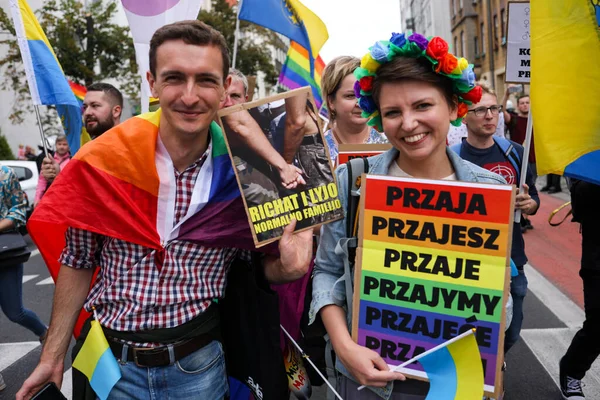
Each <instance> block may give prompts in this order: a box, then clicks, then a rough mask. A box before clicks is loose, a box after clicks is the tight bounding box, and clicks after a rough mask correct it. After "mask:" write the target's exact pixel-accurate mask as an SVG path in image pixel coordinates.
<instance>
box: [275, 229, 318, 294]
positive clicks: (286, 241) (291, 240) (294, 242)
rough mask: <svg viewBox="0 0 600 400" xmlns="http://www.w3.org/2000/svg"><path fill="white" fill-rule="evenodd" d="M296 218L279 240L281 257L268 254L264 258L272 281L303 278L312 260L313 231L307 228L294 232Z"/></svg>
mask: <svg viewBox="0 0 600 400" xmlns="http://www.w3.org/2000/svg"><path fill="white" fill-rule="evenodd" d="M295 228H296V220H295V219H292V222H291V223H290V224H289V225H288V226H286V227H285V229H284V230H283V236H282V237H281V239H280V240H279V254H280V256H279V258H275V257H273V256H266V257H265V260H264V266H265V276H266V277H267V280H268V281H269V282H271V283H286V282H293V281H295V280H296V279H300V278H302V277H303V276H304V275H305V274H306V273H307V272H308V267H309V265H310V261H311V260H312V245H313V238H312V236H313V231H312V229H307V230H305V231H302V232H296V233H294V229H295Z"/></svg>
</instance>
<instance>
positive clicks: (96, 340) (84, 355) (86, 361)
mask: <svg viewBox="0 0 600 400" xmlns="http://www.w3.org/2000/svg"><path fill="white" fill-rule="evenodd" d="M73 368H76V369H78V370H79V371H81V373H82V374H84V375H85V376H87V378H88V379H89V381H90V386H91V387H92V389H94V392H96V395H97V396H98V397H99V398H100V399H101V400H106V398H108V395H109V394H110V391H111V390H112V388H113V387H114V386H115V385H116V383H117V382H118V381H119V379H121V369H120V368H119V364H117V360H116V359H115V356H114V355H113V353H112V351H111V350H110V347H109V346H108V342H107V341H106V337H105V336H104V332H103V331H102V327H101V326H100V323H99V322H98V321H96V320H93V321H92V323H91V328H90V331H89V333H88V335H87V337H86V338H85V342H84V343H83V346H82V347H81V350H80V351H79V353H78V354H77V357H75V360H74V361H73Z"/></svg>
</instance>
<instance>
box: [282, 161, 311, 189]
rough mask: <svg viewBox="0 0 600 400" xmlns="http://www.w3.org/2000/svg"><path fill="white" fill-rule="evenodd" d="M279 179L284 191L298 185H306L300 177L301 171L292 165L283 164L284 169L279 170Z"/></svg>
mask: <svg viewBox="0 0 600 400" xmlns="http://www.w3.org/2000/svg"><path fill="white" fill-rule="evenodd" d="M279 177H280V178H281V186H283V187H284V188H286V189H295V188H296V187H297V186H298V185H306V181H305V180H304V178H303V177H302V170H301V169H300V168H298V167H296V166H295V165H292V164H284V167H283V168H282V169H281V170H279Z"/></svg>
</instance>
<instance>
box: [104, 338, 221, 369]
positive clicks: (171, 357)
mask: <svg viewBox="0 0 600 400" xmlns="http://www.w3.org/2000/svg"><path fill="white" fill-rule="evenodd" d="M213 340H215V339H214V336H213V335H210V334H203V335H200V336H196V337H194V338H192V339H189V340H185V341H181V342H177V343H173V344H169V345H166V346H160V347H153V348H146V347H131V346H129V345H126V344H124V343H121V342H115V341H114V339H112V338H108V344H109V346H110V349H111V350H112V352H113V354H114V355H115V357H116V358H117V360H119V361H133V362H135V365H137V366H138V367H148V368H150V367H164V366H167V365H171V364H173V363H175V361H178V360H181V359H182V358H184V357H185V356H187V355H189V354H191V353H193V352H194V351H196V350H199V349H201V348H203V347H204V346H206V345H207V344H209V343H210V342H212V341H213ZM125 346H127V349H126V352H127V354H126V357H127V359H126V360H124V359H123V358H124V354H123V348H124V347H125Z"/></svg>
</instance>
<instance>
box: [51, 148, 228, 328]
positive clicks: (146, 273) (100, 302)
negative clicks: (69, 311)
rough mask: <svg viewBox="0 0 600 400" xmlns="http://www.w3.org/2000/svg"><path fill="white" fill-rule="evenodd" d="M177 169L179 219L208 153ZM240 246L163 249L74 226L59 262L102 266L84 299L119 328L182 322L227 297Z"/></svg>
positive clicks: (177, 243)
mask: <svg viewBox="0 0 600 400" xmlns="http://www.w3.org/2000/svg"><path fill="white" fill-rule="evenodd" d="M207 156H210V155H209V153H208V152H207V153H205V154H204V155H203V156H202V158H201V159H199V160H198V161H197V162H195V163H194V164H192V165H191V166H190V167H188V168H187V169H186V170H185V171H183V172H181V173H179V172H178V171H177V170H175V169H174V171H175V180H176V196H175V221H174V224H177V223H178V222H179V220H181V218H183V217H184V216H185V215H186V213H187V209H188V207H189V205H190V201H191V198H192V192H193V189H194V184H195V182H196V178H197V177H198V173H199V172H200V169H201V167H202V164H203V163H204V161H205V160H206V157H207ZM238 252H239V250H236V249H230V248H207V247H203V246H200V245H197V244H194V243H190V242H186V241H178V240H174V241H171V242H168V243H167V244H166V246H165V247H164V249H163V250H162V251H160V250H159V251H157V250H155V249H151V248H147V247H144V246H140V245H137V244H133V243H129V242H125V241H123V240H118V239H114V238H111V237H106V236H101V235H98V234H95V233H92V232H88V231H85V230H81V229H74V228H69V229H68V230H67V233H66V246H65V248H64V250H63V252H62V254H61V257H60V262H61V263H62V264H64V265H67V266H69V267H73V268H94V267H95V266H97V265H99V266H100V267H101V270H100V273H99V274H98V278H97V279H96V281H95V282H94V285H93V287H92V290H91V291H90V293H89V295H88V297H87V300H86V302H85V308H86V309H87V310H88V311H90V310H91V308H92V306H95V307H96V312H97V314H98V320H99V322H100V323H101V324H102V325H103V326H105V327H107V328H110V329H114V330H118V331H134V332H138V331H145V330H150V329H158V328H172V327H175V326H179V325H181V324H183V323H185V322H187V321H190V320H191V319H193V318H195V317H197V316H198V315H200V314H201V313H202V312H203V311H204V310H206V309H207V308H208V306H209V305H210V304H211V300H212V299H215V298H220V297H223V295H224V291H225V283H226V274H227V271H228V269H229V266H230V265H231V263H232V261H233V260H234V258H235V257H236V256H237V255H238Z"/></svg>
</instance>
